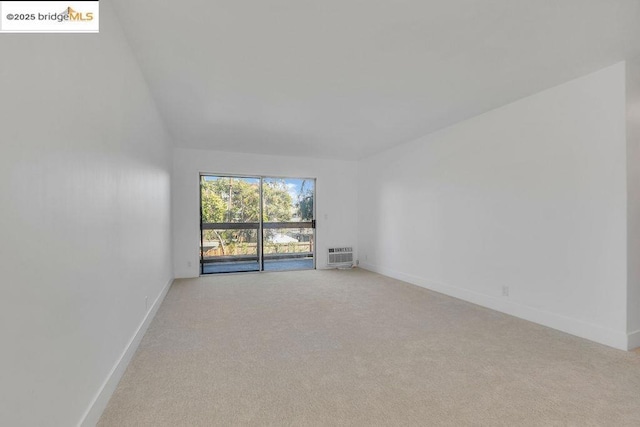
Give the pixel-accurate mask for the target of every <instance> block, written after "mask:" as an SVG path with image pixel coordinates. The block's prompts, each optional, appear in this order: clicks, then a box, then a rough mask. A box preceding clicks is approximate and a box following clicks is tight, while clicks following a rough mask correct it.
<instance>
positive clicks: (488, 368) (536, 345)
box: [99, 269, 640, 426]
mask: <svg viewBox="0 0 640 427" xmlns="http://www.w3.org/2000/svg"><path fill="white" fill-rule="evenodd" d="M99 425H100V426H214V425H216V426H217V425H220V426H227V425H273V426H307V425H330V426H333V425H342V426H348V425H362V426H375V425H388V426H404V425H451V426H464V425H474V426H478V425H486V426H515V425H524V426H529V425H531V426H565V425H572V426H590V425H598V426H605V425H606V426H639V425H640V354H638V353H636V352H623V351H618V350H614V349H611V348H608V347H605V346H602V345H599V344H595V343H592V342H589V341H586V340H582V339H580V338H576V337H573V336H570V335H567V334H564V333H561V332H558V331H555V330H552V329H549V328H545V327H542V326H538V325H535V324H532V323H529V322H526V321H523V320H520V319H516V318H513V317H510V316H507V315H503V314H500V313H497V312H494V311H491V310H488V309H484V308H481V307H478V306H475V305H472V304H468V303H465V302H462V301H459V300H456V299H454V298H449V297H447V296H444V295H441V294H437V293H434V292H430V291H427V290H425V289H422V288H419V287H416V286H412V285H409V284H406V283H403V282H400V281H397V280H393V279H390V278H387V277H384V276H380V275H377V274H373V273H369V272H366V271H363V270H357V269H354V270H349V271H300V272H286V273H262V274H244V275H232V276H216V277H205V278H199V279H191V280H177V281H176V282H175V283H174V285H173V287H172V288H171V290H170V291H169V293H168V295H167V297H166V299H165V301H164V303H163V304H162V306H161V308H160V310H159V312H158V314H157V316H156V318H155V319H154V321H153V322H152V324H151V326H150V328H149V330H148V332H147V334H146V335H145V337H144V339H143V341H142V343H141V345H140V347H139V349H138V352H137V353H136V355H135V357H134V359H133V361H132V362H131V364H130V366H129V368H128V369H127V371H126V373H125V375H124V377H123V379H122V381H121V382H120V385H119V386H118V389H117V390H116V392H115V394H114V395H113V397H112V399H111V401H110V403H109V405H108V407H107V409H106V410H105V412H104V414H103V416H102V418H101V419H100V422H99Z"/></svg>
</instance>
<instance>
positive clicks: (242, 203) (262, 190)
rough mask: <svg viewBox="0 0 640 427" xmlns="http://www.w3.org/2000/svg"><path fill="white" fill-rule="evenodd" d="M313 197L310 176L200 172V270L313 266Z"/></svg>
mask: <svg viewBox="0 0 640 427" xmlns="http://www.w3.org/2000/svg"><path fill="white" fill-rule="evenodd" d="M314 199H315V180H314V179H298V178H270V177H239V176H220V175H201V177H200V212H201V227H200V230H201V233H200V256H201V273H202V274H209V273H229V272H243V271H261V270H300V269H312V268H315V221H314V209H315V207H314Z"/></svg>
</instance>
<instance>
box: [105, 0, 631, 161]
mask: <svg viewBox="0 0 640 427" xmlns="http://www.w3.org/2000/svg"><path fill="white" fill-rule="evenodd" d="M113 1H114V3H115V5H116V9H117V11H118V15H119V18H120V20H121V23H122V26H123V27H124V30H125V33H126V34H127V37H128V39H129V42H130V44H131V46H132V49H133V51H134V53H135V55H136V56H137V57H138V60H139V62H140V66H141V67H142V70H143V72H144V73H145V75H146V77H147V80H148V82H149V85H150V88H151V90H152V92H153V95H154V96H155V98H156V100H157V103H158V105H159V108H160V110H161V112H162V114H163V116H164V117H165V120H166V122H167V125H168V127H169V130H170V131H171V133H172V134H173V137H174V140H175V143H176V145H178V146H182V147H194V148H208V149H216V150H223V151H237V152H250V153H271V154H281V155H296V156H310V157H327V158H342V159H359V158H362V157H366V156H367V155H370V154H373V153H376V152H379V151H381V150H383V149H385V148H388V147H391V146H394V145H397V144H401V143H404V142H407V141H410V140H413V139H415V138H418V137H420V136H423V135H425V134H428V133H430V132H433V131H435V130H438V129H440V128H443V127H445V126H448V125H451V124H454V123H456V122H458V121H460V120H464V119H466V118H469V117H472V116H474V115H477V114H479V113H482V112H485V111H487V110H490V109H492V108H495V107H498V106H501V105H504V104H506V103H508V102H511V101H514V100H517V99H519V98H522V97H524V96H527V95H529V94H532V93H535V92H538V91H540V90H543V89H545V88H548V87H551V86H554V85H557V84H560V83H563V82H565V81H567V80H570V79H572V78H575V77H578V76H581V75H584V74H587V73H589V72H592V71H595V70H597V69H600V68H603V67H605V66H608V65H611V64H613V63H615V62H618V61H620V60H624V59H627V58H632V57H635V56H637V55H639V54H640V0H633V1H630V0H535V1H532V0H446V1H445V0H438V1H436V0H393V1H391V0H386V1H381V0H323V1H317V0H314V1H310V0H267V1H264V0H263V1H257V0H225V1H220V0H206V1H205V0H182V1H180V2H168V1H166V0H155V1H151V0H135V1H130V0H113Z"/></svg>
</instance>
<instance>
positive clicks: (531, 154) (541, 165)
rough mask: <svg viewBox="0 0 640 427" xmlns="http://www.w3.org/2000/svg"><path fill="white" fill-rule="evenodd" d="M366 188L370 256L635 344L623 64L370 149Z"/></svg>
mask: <svg viewBox="0 0 640 427" xmlns="http://www.w3.org/2000/svg"><path fill="white" fill-rule="evenodd" d="M358 195H359V207H358V209H359V228H358V230H359V239H358V242H359V246H358V247H359V254H360V261H361V266H364V267H365V268H369V269H371V270H375V271H378V272H381V273H384V274H388V275H390V276H393V277H397V278H401V279H404V280H407V281H409V282H412V283H415V284H418V285H421V286H425V287H428V288H431V289H434V290H437V291H440V292H443V293H446V294H449V295H453V296H456V297H459V298H462V299H465V300H468V301H472V302H475V303H478V304H481V305H484V306H488V307H491V308H494V309H497V310H501V311H504V312H507V313H510V314H513V315H516V316H520V317H523V318H525V319H529V320H532V321H535V322H538V323H542V324H545V325H548V326H551V327H554V328H557V329H560V330H564V331H567V332H570V333H573V334H576V335H579V336H582V337H585V338H588V339H592V340H595V341H599V342H601V343H604V344H608V345H611V346H614V347H618V348H626V345H627V337H626V332H627V317H626V292H627V289H626V275H627V271H626V268H627V266H626V255H627V253H626V209H627V206H626V136H625V64H624V63H619V64H617V65H614V66H611V67H609V68H606V69H604V70H601V71H599V72H596V73H594V74H591V75H588V76H585V77H582V78H579V79H576V80H573V81H571V82H568V83H566V84H563V85H561V86H558V87H555V88H551V89H549V90H546V91H543V92H541V93H538V94H536V95H533V96H530V97H528V98H525V99H522V100H520V101H517V102H515V103H512V104H509V105H506V106H504V107H501V108H499V109H496V110H493V111H491V112H488V113H486V114H483V115H481V116H478V117H475V118H473V119H470V120H467V121H465V122H462V123H459V124H457V125H455V126H452V127H449V128H447V129H444V130H442V131H439V132H437V133H434V134H431V135H429V136H426V137H424V138H421V139H419V140H417V141H414V142H412V143H409V144H406V145H403V146H400V147H396V148H394V149H391V150H388V151H385V152H383V153H381V154H379V155H376V156H374V157H371V158H368V159H365V160H364V161H362V162H361V163H360V166H359V189H358ZM503 286H508V287H509V296H508V297H503V296H502V295H501V294H502V287H503ZM496 333H499V331H496Z"/></svg>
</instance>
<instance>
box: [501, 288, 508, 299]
mask: <svg viewBox="0 0 640 427" xmlns="http://www.w3.org/2000/svg"><path fill="white" fill-rule="evenodd" d="M502 296H503V297H508V296H509V287H508V286H503V287H502Z"/></svg>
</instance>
